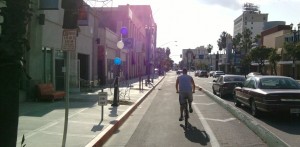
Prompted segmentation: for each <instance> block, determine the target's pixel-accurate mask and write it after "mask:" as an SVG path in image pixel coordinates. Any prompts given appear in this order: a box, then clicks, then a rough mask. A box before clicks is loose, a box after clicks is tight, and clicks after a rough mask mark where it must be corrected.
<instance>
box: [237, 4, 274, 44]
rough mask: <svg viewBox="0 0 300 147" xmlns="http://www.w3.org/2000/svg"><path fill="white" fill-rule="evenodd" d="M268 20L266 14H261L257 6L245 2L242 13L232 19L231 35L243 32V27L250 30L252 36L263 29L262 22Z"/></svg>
mask: <svg viewBox="0 0 300 147" xmlns="http://www.w3.org/2000/svg"><path fill="white" fill-rule="evenodd" d="M267 21H268V14H262V13H261V12H260V10H259V8H258V6H256V5H254V4H252V3H245V4H244V10H243V14H242V15H240V16H239V17H237V18H236V19H235V20H234V29H233V30H234V32H233V37H234V36H235V35H237V34H238V33H241V34H242V33H243V31H244V30H245V29H249V30H250V31H251V32H252V36H251V37H252V38H254V37H255V36H256V35H257V34H259V35H260V33H261V32H262V31H263V28H264V23H265V22H267Z"/></svg>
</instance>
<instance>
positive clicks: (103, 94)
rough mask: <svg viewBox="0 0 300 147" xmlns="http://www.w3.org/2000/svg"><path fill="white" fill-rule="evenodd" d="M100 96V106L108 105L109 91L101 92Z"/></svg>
mask: <svg viewBox="0 0 300 147" xmlns="http://www.w3.org/2000/svg"><path fill="white" fill-rule="evenodd" d="M98 96H99V100H98V105H99V106H104V105H107V92H99V93H98Z"/></svg>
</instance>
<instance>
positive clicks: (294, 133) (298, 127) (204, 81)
mask: <svg viewBox="0 0 300 147" xmlns="http://www.w3.org/2000/svg"><path fill="white" fill-rule="evenodd" d="M195 81H196V83H198V85H200V86H201V87H203V88H205V89H206V90H208V91H210V92H211V93H212V81H213V78H212V77H209V78H202V77H201V78H200V77H197V78H195ZM224 100H226V101H227V102H228V103H230V104H231V105H232V106H234V103H233V98H232V96H227V97H225V98H224ZM239 109H240V110H242V111H243V112H245V113H244V114H246V115H248V116H249V117H251V118H253V119H254V120H255V121H257V122H258V123H259V124H261V125H262V126H263V127H265V128H266V129H268V130H269V131H271V132H272V133H274V134H275V135H277V136H278V137H279V138H281V139H282V140H283V141H285V142H286V143H287V144H289V145H290V146H291V147H299V146H300V139H299V138H300V117H296V116H290V114H286V113H276V114H273V113H263V115H262V116H261V117H259V118H254V117H252V116H251V115H250V109H249V108H247V107H241V108H239Z"/></svg>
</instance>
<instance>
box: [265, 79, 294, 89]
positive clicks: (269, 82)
mask: <svg viewBox="0 0 300 147" xmlns="http://www.w3.org/2000/svg"><path fill="white" fill-rule="evenodd" d="M259 86H260V88H261V89H300V85H299V83H298V82H297V81H294V80H292V79H288V78H263V79H261V80H260V83H259Z"/></svg>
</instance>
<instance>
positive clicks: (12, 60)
mask: <svg viewBox="0 0 300 147" xmlns="http://www.w3.org/2000/svg"><path fill="white" fill-rule="evenodd" d="M0 2H1V3H4V5H5V6H4V7H2V8H0V9H1V13H0V15H2V16H3V20H4V21H3V23H2V24H1V28H2V32H1V36H0V68H1V70H0V81H1V82H0V89H1V92H0V98H1V101H0V109H1V110H0V114H1V115H0V117H1V121H0V126H1V130H0V131H1V136H0V146H3V147H13V146H16V140H17V131H18V118H19V86H20V79H21V74H22V73H23V71H24V68H23V65H24V64H25V60H24V54H25V51H28V50H29V48H30V47H29V41H28V39H27V37H26V36H27V25H28V23H29V22H30V18H31V16H32V9H30V4H31V2H30V0H22V1H14V0H0ZM8 83H9V84H8Z"/></svg>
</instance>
